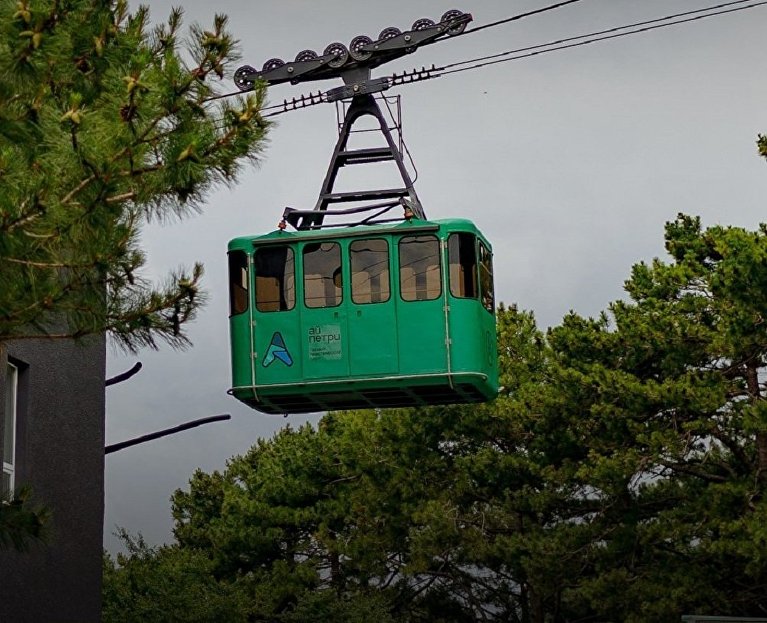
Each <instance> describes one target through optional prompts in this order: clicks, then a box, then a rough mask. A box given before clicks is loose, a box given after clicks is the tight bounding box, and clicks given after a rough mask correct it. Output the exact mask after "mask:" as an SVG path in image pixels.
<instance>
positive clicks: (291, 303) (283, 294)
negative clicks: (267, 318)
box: [253, 244, 296, 314]
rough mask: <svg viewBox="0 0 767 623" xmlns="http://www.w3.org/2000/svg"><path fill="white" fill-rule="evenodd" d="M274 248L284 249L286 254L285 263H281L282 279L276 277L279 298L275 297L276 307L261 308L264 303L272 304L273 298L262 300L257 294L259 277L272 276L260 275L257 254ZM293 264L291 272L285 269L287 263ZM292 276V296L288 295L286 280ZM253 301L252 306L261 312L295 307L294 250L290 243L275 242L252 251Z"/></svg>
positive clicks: (281, 310) (289, 309)
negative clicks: (283, 306)
mask: <svg viewBox="0 0 767 623" xmlns="http://www.w3.org/2000/svg"><path fill="white" fill-rule="evenodd" d="M275 249H285V250H286V251H287V254H286V255H285V263H284V265H283V273H282V279H281V280H280V279H278V287H279V288H280V293H279V298H278V299H277V304H278V308H277V309H263V308H262V307H260V306H261V305H264V304H267V303H268V304H273V303H274V301H273V300H269V301H263V300H261V297H260V296H259V277H264V276H266V277H272V275H261V274H260V273H259V270H258V261H259V257H258V256H259V254H260V253H265V252H270V251H274V250H275ZM291 264H292V265H293V270H292V272H291V273H288V272H287V271H286V268H287V267H288V266H289V265H291ZM291 276H292V277H293V296H292V298H291V297H290V296H288V293H289V288H288V287H287V283H286V282H287V281H288V278H289V277H291ZM283 298H284V299H285V308H284V309H283V308H282V299H283ZM253 303H254V308H255V310H256V311H257V312H259V313H261V314H273V313H279V312H286V311H292V310H294V309H295V308H296V251H295V247H294V245H292V244H275V245H264V246H257V247H256V249H255V250H254V252H253Z"/></svg>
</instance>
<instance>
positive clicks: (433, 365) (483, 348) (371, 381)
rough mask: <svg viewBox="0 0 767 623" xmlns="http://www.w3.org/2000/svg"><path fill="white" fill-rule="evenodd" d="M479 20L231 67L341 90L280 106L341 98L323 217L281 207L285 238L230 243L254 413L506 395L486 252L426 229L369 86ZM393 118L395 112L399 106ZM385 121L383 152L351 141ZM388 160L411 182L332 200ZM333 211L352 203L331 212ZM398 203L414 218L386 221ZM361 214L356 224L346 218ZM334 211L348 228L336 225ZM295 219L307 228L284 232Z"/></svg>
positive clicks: (452, 225)
mask: <svg viewBox="0 0 767 623" xmlns="http://www.w3.org/2000/svg"><path fill="white" fill-rule="evenodd" d="M471 19H472V17H471V15H470V14H468V13H462V12H461V11H457V10H451V11H448V12H447V13H445V14H444V15H443V16H442V19H441V20H440V22H439V23H435V22H434V21H433V20H430V19H420V20H417V21H416V22H415V23H414V24H413V26H412V28H411V30H409V31H406V32H401V31H400V30H399V29H398V28H393V27H391V28H386V29H384V30H383V31H382V32H381V34H380V35H379V39H378V40H377V41H372V40H371V39H370V38H369V37H366V36H359V37H355V38H354V39H353V40H352V42H351V44H350V45H349V48H348V49H347V48H346V47H345V46H344V45H343V44H340V43H338V42H336V43H331V44H330V45H329V46H328V47H327V48H326V49H325V52H324V53H323V54H322V55H318V54H316V53H315V52H313V51H311V50H303V51H302V52H299V54H298V55H297V56H296V60H295V61H292V62H291V61H289V62H287V63H285V62H284V61H282V60H280V59H276V58H273V59H270V60H268V61H267V62H266V63H264V66H263V69H262V70H260V71H259V70H256V69H254V68H253V67H250V66H249V65H245V66H243V67H240V68H239V69H238V70H237V71H236V72H235V76H234V77H235V83H236V84H237V86H238V87H239V88H240V89H241V90H243V91H249V90H251V89H253V87H254V86H255V84H256V82H257V81H258V80H260V81H262V82H265V83H267V84H269V85H277V84H282V83H287V82H290V83H291V84H297V83H299V82H306V81H312V80H325V79H328V78H341V79H342V80H343V82H344V85H343V86H341V87H337V88H334V89H330V90H328V91H327V92H325V93H324V94H323V95H322V97H321V98H319V99H315V98H314V97H310V98H308V99H307V98H304V97H302V98H299V99H298V100H295V99H294V100H293V102H292V103H288V101H287V100H285V103H284V106H283V112H287V111H288V110H293V109H296V108H301V107H304V106H307V105H312V104H313V103H317V102H318V101H327V102H335V103H336V111H337V115H338V121H339V136H338V141H337V142H336V146H335V149H334V151H333V155H332V157H331V161H330V165H329V167H328V170H327V173H326V175H325V180H324V182H323V184H322V188H321V190H320V195H319V198H318V200H317V203H316V204H315V207H314V209H313V210H296V209H294V208H286V209H285V212H284V213H283V220H282V222H281V223H280V226H279V229H278V230H277V231H274V232H272V233H269V234H265V235H261V236H245V237H239V238H235V239H234V240H232V241H230V242H229V284H230V317H229V325H230V334H231V356H232V388H231V389H230V390H229V391H230V393H231V394H232V395H234V396H235V397H236V398H238V399H239V400H241V401H242V402H244V403H246V404H248V405H250V406H251V407H253V408H254V409H257V410H259V411H262V412H264V413H280V414H286V413H310V412H316V411H326V410H340V409H359V408H363V409H364V408H385V407H412V406H421V405H434V404H446V403H472V402H484V401H487V400H492V399H493V398H495V396H496V395H497V393H498V361H497V353H496V349H497V347H496V329H495V301H494V294H493V268H492V249H491V246H490V243H489V242H488V241H487V239H486V238H485V237H484V236H483V235H482V234H481V233H480V231H479V230H478V229H477V227H476V226H475V225H474V224H473V223H471V222H470V221H468V220H464V219H450V220H434V221H430V220H427V219H426V215H425V213H424V211H423V206H422V205H421V202H420V200H419V199H418V196H417V194H416V192H415V188H414V186H413V180H412V179H411V177H410V174H409V172H408V170H407V167H406V166H405V163H404V160H403V156H402V154H403V141H402V126H401V121H400V120H399V119H398V118H395V116H394V114H393V112H392V108H391V106H390V103H391V102H390V101H389V99H387V98H386V97H384V96H382V95H381V93H382V92H383V91H386V90H387V89H389V88H390V87H391V86H393V82H394V81H393V79H392V78H391V77H383V78H372V77H371V69H373V68H375V67H378V66H379V65H381V64H382V63H385V62H388V61H391V60H394V59H396V58H399V57H401V56H404V55H406V54H410V53H411V52H413V50H414V49H415V48H417V47H418V46H420V45H426V44H427V43H432V42H434V41H437V40H439V39H442V38H445V37H449V36H453V35H455V34H459V33H460V32H462V31H463V29H464V28H465V27H466V24H468V22H470V21H471ZM427 73H428V72H427ZM426 75H427V74H423V75H422V74H421V73H419V72H415V74H408V75H407V76H405V77H404V78H403V80H404V81H405V82H407V81H409V80H412V79H420V78H421V77H423V76H426ZM427 77H428V76H427ZM376 96H377V97H378V98H379V101H382V102H384V103H385V105H386V108H387V109H388V112H389V116H388V117H386V116H385V115H384V114H383V112H382V110H381V107H380V106H379V105H378V102H377V101H376ZM395 110H396V111H397V114H399V112H398V111H399V98H398V97H397V98H396V106H395ZM272 114H279V112H275V113H272ZM267 116H268V115H267ZM341 117H343V123H341V122H340V119H341ZM363 118H365V119H368V120H370V119H371V118H372V120H373V126H374V127H373V129H372V130H371V129H370V128H369V127H366V128H362V129H358V130H353V126H354V124H355V123H357V121H359V120H360V119H363ZM389 119H391V123H393V124H394V125H390V121H389ZM376 125H377V127H378V130H380V138H383V143H382V144H381V142H380V140H379V143H378V144H377V145H374V146H369V147H363V148H360V147H350V146H349V138H350V136H351V134H352V133H354V132H361V133H365V136H368V137H369V136H370V135H369V134H368V133H369V132H371V131H372V132H375V126H376ZM392 131H395V132H396V133H397V134H398V135H399V143H400V144H399V146H398V145H397V144H396V143H395V141H394V138H393V135H392ZM377 163H393V164H394V165H395V167H396V170H398V171H399V175H400V177H401V179H402V186H399V187H393V188H392V187H389V188H379V189H370V188H367V189H363V190H355V191H348V190H346V191H343V192H337V191H335V190H334V185H335V183H336V178H337V176H338V174H339V172H340V171H341V169H343V168H344V167H348V166H351V165H360V164H365V165H369V164H377ZM335 204H346V205H351V206H352V207H348V208H345V209H329V208H330V207H331V206H333V205H335ZM397 207H402V208H404V214H403V217H402V218H390V215H389V214H388V213H389V211H391V210H393V209H395V208H397ZM360 215H364V216H363V217H362V219H361V220H359V221H357V222H355V223H349V222H348V220H347V219H352V218H358V217H359V216H360ZM336 217H341V218H343V219H345V220H344V222H343V223H340V224H332V223H327V222H326V219H329V220H331V221H332V219H333V218H336ZM288 224H290V225H292V226H293V227H294V228H295V229H296V231H290V232H289V231H287V230H286V228H287V225H288Z"/></svg>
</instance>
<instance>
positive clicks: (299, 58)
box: [296, 50, 317, 63]
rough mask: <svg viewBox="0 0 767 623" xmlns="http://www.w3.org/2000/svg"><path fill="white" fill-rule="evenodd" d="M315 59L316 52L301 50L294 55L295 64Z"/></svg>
mask: <svg viewBox="0 0 767 623" xmlns="http://www.w3.org/2000/svg"><path fill="white" fill-rule="evenodd" d="M315 58H317V52H315V51H314V50H301V51H300V52H299V53H298V54H296V63H303V62H304V61H313V60H314V59H315Z"/></svg>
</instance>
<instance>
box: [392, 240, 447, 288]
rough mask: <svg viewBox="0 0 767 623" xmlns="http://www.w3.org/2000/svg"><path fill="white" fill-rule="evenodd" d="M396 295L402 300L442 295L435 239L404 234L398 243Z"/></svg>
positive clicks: (437, 244)
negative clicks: (397, 291)
mask: <svg viewBox="0 0 767 623" xmlns="http://www.w3.org/2000/svg"><path fill="white" fill-rule="evenodd" d="M399 285H400V295H401V296H402V298H403V300H405V301H430V300H433V299H436V298H439V297H440V296H441V294H442V280H441V278H440V261H439V240H438V239H437V238H436V236H404V237H403V238H402V239H401V240H400V242H399Z"/></svg>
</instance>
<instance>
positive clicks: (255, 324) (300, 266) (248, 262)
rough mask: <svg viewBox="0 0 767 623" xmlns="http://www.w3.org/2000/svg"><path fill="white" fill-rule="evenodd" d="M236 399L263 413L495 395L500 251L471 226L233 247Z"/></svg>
mask: <svg viewBox="0 0 767 623" xmlns="http://www.w3.org/2000/svg"><path fill="white" fill-rule="evenodd" d="M229 274H230V294H231V296H230V305H231V309H230V312H231V315H230V329H231V340H232V366H233V387H232V389H231V393H232V394H233V395H234V396H235V397H236V398H238V399H239V400H241V401H243V402H244V403H246V404H248V405H249V406H251V407H253V408H255V409H257V410H259V411H262V412H264V413H305V412H315V411H324V410H330V409H354V408H377V407H400V406H419V405H432V404H444V403H466V402H484V401H487V400H490V399H492V398H494V397H495V396H496V394H497V392H498V369H497V365H498V364H497V352H496V333H495V315H494V313H495V300H494V294H493V269H492V249H491V246H490V243H489V242H488V241H487V239H486V238H485V237H484V236H483V235H482V234H481V233H480V232H479V231H478V230H477V228H476V227H475V226H474V225H473V224H472V223H471V222H470V221H468V220H463V219H451V220H440V221H421V220H417V219H410V220H405V221H403V222H402V223H400V224H395V225H376V226H367V227H363V228H358V227H350V228H343V229H338V230H332V231H323V230H319V231H308V232H304V231H298V232H287V231H283V230H278V231H276V232H273V233H270V234H266V235H262V236H253V237H242V238H236V239H234V240H232V241H231V242H230V243H229Z"/></svg>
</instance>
